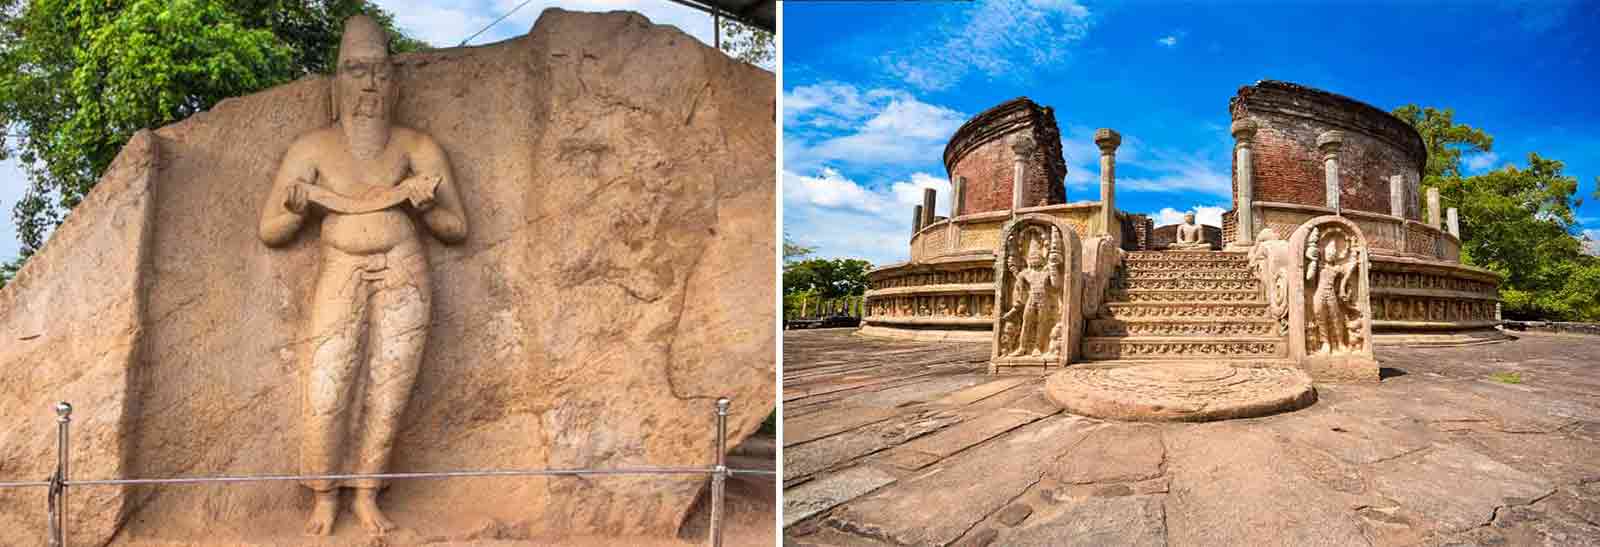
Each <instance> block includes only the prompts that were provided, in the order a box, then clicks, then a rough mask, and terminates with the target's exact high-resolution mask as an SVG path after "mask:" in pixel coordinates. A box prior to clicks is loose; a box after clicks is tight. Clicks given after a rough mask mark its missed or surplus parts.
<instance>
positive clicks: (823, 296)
mask: <svg viewBox="0 0 1600 547" xmlns="http://www.w3.org/2000/svg"><path fill="white" fill-rule="evenodd" d="M813 252H815V251H814V250H813V249H812V248H810V247H805V246H803V245H799V244H796V243H794V242H792V241H790V240H789V238H788V236H785V237H784V238H783V316H784V317H796V316H798V314H799V313H800V312H801V311H802V310H803V309H805V310H808V311H815V310H816V309H818V306H819V305H821V304H822V303H824V302H830V301H840V300H847V301H850V302H856V301H857V300H858V297H860V296H862V295H863V294H865V293H866V291H867V271H868V270H871V269H872V263H871V262H867V261H865V260H860V259H855V258H807V257H809V256H811V254H812V253H813ZM851 297H857V298H851Z"/></svg>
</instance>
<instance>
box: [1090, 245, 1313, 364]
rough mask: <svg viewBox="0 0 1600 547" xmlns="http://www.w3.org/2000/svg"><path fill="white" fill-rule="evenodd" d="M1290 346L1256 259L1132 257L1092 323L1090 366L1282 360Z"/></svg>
mask: <svg viewBox="0 0 1600 547" xmlns="http://www.w3.org/2000/svg"><path fill="white" fill-rule="evenodd" d="M1288 345H1289V342H1288V339H1287V337H1285V336H1283V335H1281V334H1279V333H1278V322H1277V320H1276V319H1275V318H1273V317H1272V316H1271V314H1270V313H1268V310H1267V301H1266V298H1265V295H1264V293H1263V292H1262V290H1261V283H1260V282H1259V281H1257V280H1256V278H1255V276H1254V275H1252V273H1251V272H1250V263H1249V258H1248V257H1247V256H1246V255H1245V253H1242V252H1226V251H1137V252H1130V253H1128V254H1127V255H1126V256H1125V257H1124V260H1123V262H1122V266H1120V267H1119V269H1118V271H1117V274H1116V277H1115V278H1114V279H1113V280H1112V282H1111V284H1110V287H1108V288H1107V289H1106V294H1105V304H1104V305H1102V306H1101V309H1100V313H1099V314H1098V316H1096V317H1091V318H1088V332H1087V335H1086V337H1085V339H1084V343H1083V349H1084V358H1086V359H1089V360H1097V361H1103V360H1205V361H1214V360H1255V361H1261V360H1277V359H1284V358H1286V357H1287V356H1288Z"/></svg>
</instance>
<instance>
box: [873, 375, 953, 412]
mask: <svg viewBox="0 0 1600 547" xmlns="http://www.w3.org/2000/svg"><path fill="white" fill-rule="evenodd" d="M983 381H984V378H982V377H974V376H968V375H955V376H936V377H932V378H929V379H927V380H924V381H921V382H916V383H912V384H907V385H903V386H897V387H892V388H889V389H884V390H882V391H874V392H870V393H864V394H861V395H856V396H852V397H850V398H849V399H847V400H848V401H849V402H851V403H854V404H858V405H862V406H869V407H878V408H894V407H899V406H905V405H907V404H911V403H917V402H923V401H930V400H933V399H936V398H938V397H941V396H943V395H944V394H946V393H949V392H951V391H955V390H959V389H962V388H966V387H970V386H973V385H976V384H979V383H982V382H983Z"/></svg>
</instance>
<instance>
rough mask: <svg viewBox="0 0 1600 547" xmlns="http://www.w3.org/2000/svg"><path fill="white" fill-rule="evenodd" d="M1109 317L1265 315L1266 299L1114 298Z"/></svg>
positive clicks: (1202, 317) (1251, 317)
mask: <svg viewBox="0 0 1600 547" xmlns="http://www.w3.org/2000/svg"><path fill="white" fill-rule="evenodd" d="M1103 309H1104V310H1105V311H1104V312H1103V313H1104V316H1105V318H1106V319H1127V320H1139V319H1176V320H1191V319H1265V318H1267V304H1266V303H1265V302H1112V303H1108V304H1105V305H1104V306H1103Z"/></svg>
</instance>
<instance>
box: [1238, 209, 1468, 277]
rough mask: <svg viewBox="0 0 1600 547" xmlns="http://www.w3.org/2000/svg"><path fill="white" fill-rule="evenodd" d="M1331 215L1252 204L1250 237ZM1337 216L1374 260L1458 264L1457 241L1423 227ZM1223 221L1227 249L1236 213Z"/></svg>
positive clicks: (1346, 213) (1358, 214) (1353, 214)
mask: <svg viewBox="0 0 1600 547" xmlns="http://www.w3.org/2000/svg"><path fill="white" fill-rule="evenodd" d="M1335 213H1336V212H1335V211H1334V210H1333V209H1331V208H1328V207H1321V206H1316V205H1299V204H1294V203H1278V202H1270V201H1258V202H1256V203H1255V215H1254V216H1255V219H1254V224H1255V227H1254V228H1253V230H1252V234H1254V233H1255V232H1259V231H1261V229H1262V228H1271V229H1272V231H1273V232H1274V233H1276V234H1277V235H1278V237H1279V238H1286V237H1288V234H1292V233H1294V230H1295V229H1296V228H1298V227H1299V226H1300V225H1301V224H1304V223H1305V221H1307V220H1310V219H1312V218H1314V217H1319V216H1323V215H1332V214H1335ZM1337 213H1338V214H1339V215H1340V216H1343V217H1344V218H1347V219H1349V220H1350V221H1351V222H1354V223H1356V225H1357V226H1360V227H1361V231H1362V232H1363V234H1364V235H1365V236H1366V238H1367V241H1368V244H1369V245H1370V246H1371V249H1372V254H1373V255H1374V256H1377V257H1386V256H1398V257H1410V258H1420V259H1424V260H1438V261H1444V262H1459V261H1460V260H1461V240H1460V239H1459V238H1457V237H1456V236H1453V235H1450V234H1449V233H1448V232H1446V231H1444V230H1441V229H1439V228H1434V227H1432V226H1429V225H1428V224H1427V223H1423V222H1418V221H1415V220H1408V219H1404V218H1401V217H1397V216H1391V215H1385V214H1380V213H1370V212H1366V211H1357V210H1353V209H1344V210H1342V211H1338V212H1337ZM1223 217H1224V218H1223V234H1222V238H1223V245H1228V244H1231V243H1233V242H1234V241H1236V240H1237V239H1238V237H1239V234H1238V228H1237V226H1236V225H1235V224H1236V222H1237V216H1236V211H1229V212H1227V213H1224V214H1223Z"/></svg>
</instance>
